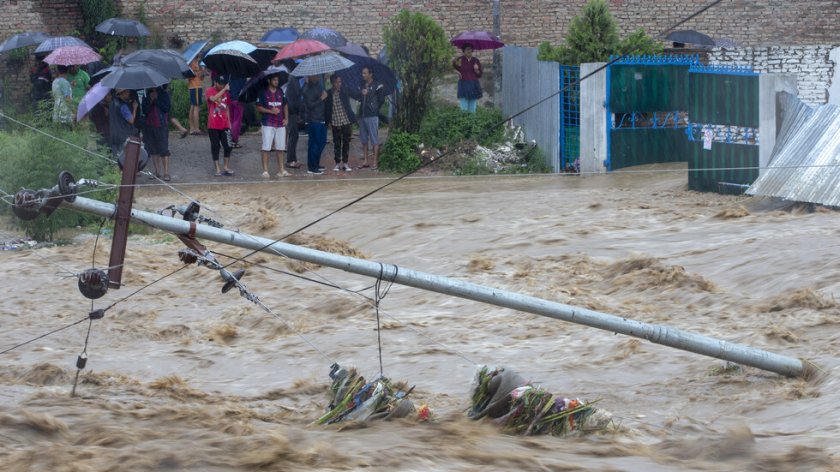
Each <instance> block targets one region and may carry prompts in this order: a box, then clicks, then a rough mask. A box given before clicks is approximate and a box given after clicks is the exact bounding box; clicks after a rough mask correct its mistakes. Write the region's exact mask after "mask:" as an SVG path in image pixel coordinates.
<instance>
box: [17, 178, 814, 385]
mask: <svg viewBox="0 0 840 472" xmlns="http://www.w3.org/2000/svg"><path fill="white" fill-rule="evenodd" d="M62 176H63V177H62V179H61V180H60V182H59V183H60V185H57V186H56V187H54V188H53V189H51V190H40V191H38V192H34V191H32V190H25V189H24V190H21V191H20V192H18V194H17V195H16V196H15V206H13V210H14V211H15V214H16V215H19V216H20V215H21V214H23V215H26V216H27V217H28V216H32V215H35V216H37V214H38V213H39V212H41V213H51V212H52V211H54V210H55V208H56V207H58V206H61V207H66V208H70V209H73V210H76V211H82V212H86V213H92V214H95V215H98V216H101V217H103V218H114V216H115V215H118V214H120V213H121V212H120V211H119V209H118V208H117V207H116V206H115V205H113V204H110V203H105V202H100V201H97V200H91V199H88V198H83V197H78V196H76V195H75V190H76V188H77V187H78V185H77V184H76V183H75V182H74V181H73V179H72V178H71V177H68V175H67V173H66V172H63V173H62ZM180 212H181V213H182V214H183V216H184V219H177V218H175V217H174V212H173V216H165V215H161V214H157V213H150V212H145V211H139V210H131V214H130V219H131V221H132V222H134V223H142V224H144V225H147V226H151V227H153V228H157V229H160V230H163V231H168V232H171V233H174V234H175V235H177V236H178V237H179V239H181V241H183V242H184V243H185V244H186V245H187V246H188V247H189V248H190V251H189V252H190V253H192V254H195V255H198V256H199V257H204V258H205V259H206V258H212V254H211V253H210V252H209V251H206V249H205V248H204V247H203V246H202V245H201V243H200V242H198V240H199V239H203V240H210V241H215V242H217V243H221V244H228V245H232V246H238V247H241V248H245V249H251V250H254V251H262V252H268V253H271V254H277V255H281V256H284V257H288V258H291V259H295V260H299V261H304V262H310V263H313V264H318V265H322V266H327V267H332V268H335V269H340V270H343V271H346V272H352V273H354V274H359V275H364V276H368V277H373V278H377V279H380V278H381V279H382V280H385V281H388V282H393V283H397V284H401V285H407V286H409V287H415V288H419V289H423V290H430V291H433V292H438V293H443V294H446V295H452V296H456V297H461V298H466V299H469V300H475V301H478V302H483V303H488V304H491V305H496V306H500V307H505V308H511V309H514V310H519V311H524V312H527V313H533V314H536V315H541V316H546V317H549V318H556V319H559V320H563V321H569V322H572V323H577V324H582V325H586V326H591V327H593V328H599V329H603V330H606V331H609V332H611V333H619V334H625V335H627V336H633V337H636V338H641V339H646V340H648V341H650V342H654V343H657V344H662V345H664V346H669V347H673V348H677V349H681V350H684V351H690V352H694V353H697V354H702V355H705V356H710V357H715V358H718V359H723V360H726V361H730V362H734V363H737V364H743V365H748V366H752V367H756V368H759V369H763V370H767V371H770V372H775V373H777V374H781V375H784V376H788V377H804V378H808V377H811V376H812V375H813V374H814V372H815V371H816V368H815V366H814V365H813V364H812V363H811V362H809V361H807V360H803V359H796V358H792V357H787V356H782V355H779V354H774V353H771V352H767V351H763V350H760V349H755V348H752V347H749V346H745V345H742V344H735V343H731V342H728V341H723V340H719V339H714V338H710V337H706V336H702V335H698V334H693V333H688V332H685V331H680V330H676V329H672V328H669V327H666V326H662V325H655V324H650V323H643V322H640V321H635V320H631V319H628V318H624V317H619V316H615V315H610V314H606V313H600V312H597V311H593V310H588V309H585V308H580V307H575V306H571V305H565V304H562V303H557V302H552V301H549V300H543V299H541V298H536V297H531V296H527V295H521V294H518V293H514V292H509V291H506V290H499V289H495V288H492V287H487V286H483V285H477V284H473V283H469V282H464V281H461V280H454V279H449V278H446V277H441V276H437V275H433V274H428V273H424V272H419V271H415V270H411V269H407V268H404V267H397V266H396V265H393V264H387V263H380V262H374V261H368V260H364V259H357V258H354V257H349V256H341V255H336V254H331V253H328V252H323V251H318V250H315V249H309V248H305V247H300V246H296V245H293V244H288V243H284V242H280V241H275V240H271V239H266V238H261V237H257V236H250V235H247V234H243V233H239V232H236V231H230V230H226V229H223V228H219V227H216V226H212V225H205V224H200V223H198V221H201V219H200V217H198V205H197V204H195V203H194V202H193V203H192V204H190V206H189V207H188V208H187V209H185V210H183V211H180ZM212 223H213V222H211V224H212ZM193 251H194V252H193ZM202 252H204V254H202ZM186 259H187V258H186V257H182V260H184V261H185V262H188V261H187V260H186ZM192 260H193V261H194V260H195V257H192ZM217 268H218V269H219V270H220V273H221V275H222V278H223V279H224V280H225V282H226V285H225V287H226V288H227V289H230V288H231V286H233V285H236V284H238V280H239V278H241V277H242V275H243V273H242V271H240V272H238V273H236V274H231V273H230V272H227V271H226V270H224V268H219V267H217ZM102 277H104V274H103V275H102V276H101V277H99V278H95V279H96V280H99V279H100V278H102ZM105 285H107V284H105ZM81 287H82V280H81V278H80V288H81ZM105 289H107V288H105ZM83 293H84V292H83ZM96 295H97V296H102V295H104V292H102V291H101V290H100V291H99V292H97V293H96ZM89 298H94V297H89Z"/></svg>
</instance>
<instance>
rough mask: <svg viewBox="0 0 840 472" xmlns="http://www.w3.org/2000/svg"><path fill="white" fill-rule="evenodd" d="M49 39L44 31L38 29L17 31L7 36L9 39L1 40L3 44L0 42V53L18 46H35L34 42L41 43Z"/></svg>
mask: <svg viewBox="0 0 840 472" xmlns="http://www.w3.org/2000/svg"><path fill="white" fill-rule="evenodd" d="M47 39H49V36H47V35H46V34H44V33H41V32H40V31H27V32H25V33H18V34H16V35H13V36H11V37H9V39H7V40H5V41H3V44H0V53H2V52H6V51H11V50H12V49H18V48H25V47H27V46H35V45H36V44H41V43H43V42H44V41H46V40H47Z"/></svg>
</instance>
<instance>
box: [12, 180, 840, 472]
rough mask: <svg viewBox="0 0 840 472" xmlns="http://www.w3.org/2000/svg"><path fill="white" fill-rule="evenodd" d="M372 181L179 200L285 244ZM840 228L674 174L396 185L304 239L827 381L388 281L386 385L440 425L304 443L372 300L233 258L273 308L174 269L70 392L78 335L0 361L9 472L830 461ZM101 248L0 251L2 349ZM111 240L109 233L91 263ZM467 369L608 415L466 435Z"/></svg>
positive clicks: (71, 288) (137, 272) (71, 296)
mask: <svg viewBox="0 0 840 472" xmlns="http://www.w3.org/2000/svg"><path fill="white" fill-rule="evenodd" d="M673 169H674V168H673V167H667V166H654V167H650V168H637V169H635V170H642V171H659V170H673ZM382 183H384V180H374V179H356V180H343V181H333V180H326V179H325V180H315V179H309V180H289V181H272V182H270V183H258V184H248V183H237V184H234V185H215V186H189V187H184V188H183V190H184V191H185V192H186V193H188V194H190V195H192V196H194V197H197V198H199V199H200V200H201V201H202V202H203V203H204V204H205V206H206V207H207V208H208V209H206V210H204V212H203V214H205V215H206V216H210V217H212V218H214V219H217V220H219V221H222V222H224V223H225V224H226V227H228V228H239V229H240V230H242V231H244V232H249V233H253V234H257V235H261V236H266V237H279V236H282V235H285V234H287V233H288V232H290V231H293V230H295V229H297V228H299V227H301V226H302V225H304V224H306V223H309V222H310V221H312V220H314V219H315V218H316V217H319V216H322V215H324V214H326V213H327V212H329V211H331V210H333V209H336V208H338V207H340V206H341V205H343V204H345V203H347V202H349V201H350V200H351V199H353V198H356V197H358V196H360V195H363V194H365V193H366V192H368V191H370V190H371V189H373V188H375V187H376V186H378V185H380V184H382ZM172 203H176V204H181V203H183V197H180V196H178V195H176V194H174V193H172V192H170V191H166V190H163V189H158V190H155V189H143V190H142V191H141V192H140V193H139V194H138V196H137V203H136V207H137V208H140V209H150V210H157V209H159V208H163V207H165V206H167V205H169V204H172ZM211 210H212V211H211ZM839 219H840V214H838V213H837V212H834V211H829V210H819V209H818V210H817V211H815V212H808V211H805V209H804V208H801V207H799V206H795V205H794V206H784V205H781V204H778V203H776V202H771V201H765V200H757V199H751V198H748V197H737V196H721V195H714V194H701V193H695V192H689V191H687V190H686V185H685V174H684V173H681V172H641V173H623V174H622V173H614V174H612V175H609V176H598V177H589V178H577V177H573V178H570V177H560V176H526V177H510V176H508V177H482V178H422V179H415V180H406V181H403V182H400V183H399V184H397V185H394V186H391V187H389V188H387V189H386V190H384V191H382V192H379V193H377V194H375V195H373V196H371V197H369V198H367V199H366V200H364V201H362V202H361V203H359V204H356V205H354V206H351V207H350V208H348V209H347V210H345V211H342V212H340V213H338V214H336V215H334V216H332V217H330V218H328V219H326V220H325V221H323V222H321V223H318V224H317V225H315V226H313V227H311V228H309V229H308V230H306V232H305V234H304V235H303V236H300V237H298V238H297V239H296V241H297V242H298V243H302V244H306V245H310V246H312V247H316V248H322V249H330V250H335V251H338V252H341V253H344V254H355V255H358V256H362V257H366V258H368V259H371V260H376V261H382V262H388V263H393V264H397V265H400V266H403V267H406V268H411V269H415V270H420V271H424V272H430V273H433V274H437V275H442V276H447V277H452V278H455V279H459V280H467V281H470V282H474V283H478V284H483V285H488V286H493V287H498V288H503V289H507V290H512V291H516V292H520V293H524V294H529V295H534V296H538V297H541V298H545V299H549V300H554V301H558V302H562V303H568V304H571V305H577V306H582V307H587V308H591V309H595V310H599V311H603V312H607V313H611V314H616V315H620V316H625V317H628V318H632V319H636V320H640V321H645V322H651V323H660V324H665V325H667V326H670V327H673V328H677V329H681V330H685V331H689V332H694V333H698V334H703V335H707V336H712V337H716V338H720V339H725V340H729V341H734V342H738V343H743V344H747V345H750V346H754V347H758V348H761V349H766V350H769V351H772V352H776V353H779V354H783V355H787V356H792V357H801V358H806V359H809V360H811V361H813V362H815V363H816V364H817V365H819V367H820V368H821V369H822V375H821V376H820V378H819V379H817V380H813V381H804V380H799V379H787V378H783V377H780V376H778V375H775V374H771V373H767V372H763V371H761V370H758V369H754V368H743V369H726V368H725V367H726V365H725V363H724V362H722V361H719V360H716V359H711V358H706V357H703V356H699V355H695V354H691V353H686V352H682V351H679V350H675V349H671V348H667V347H664V346H660V345H656V344H652V343H649V342H647V341H640V340H637V339H635V338H630V337H626V336H622V335H614V334H612V333H608V332H603V331H600V330H597V329H593V328H588V327H584V326H579V325H575V324H570V323H565V322H562V321H557V320H553V319H549V318H544V317H539V316H536V315H530V314H526V313H521V312H516V311H512V310H507V309H501V308H498V307H494V306H489V305H484V304H480V303H476V302H471V301H467V300H462V299H458V298H451V297H447V296H444V295H440V294H435V293H427V292H423V291H420V290H417V289H413V288H410V287H401V286H394V287H393V288H392V289H391V290H390V292H389V293H388V295H387V296H386V297H385V298H384V299H383V301H382V304H381V309H382V316H383V317H382V332H381V334H382V353H383V361H384V372H385V375H387V376H388V377H390V378H391V379H394V380H404V381H406V382H408V383H409V384H412V385H416V389H415V390H414V393H413V394H412V396H413V397H414V400H415V402H416V403H426V404H428V405H429V406H430V407H431V410H432V412H433V418H434V421H432V422H431V423H418V422H416V421H415V420H413V419H411V420H404V421H395V422H374V423H370V424H367V425H362V426H356V427H348V426H346V425H345V426H337V425H336V426H328V427H322V426H312V425H310V423H311V422H312V421H313V420H314V419H316V418H318V417H319V416H320V415H321V414H322V413H323V411H324V408H325V406H326V403H327V400H326V391H327V387H328V383H329V378H328V372H329V366H330V364H331V363H332V362H333V361H337V362H340V363H341V364H342V365H344V366H348V367H349V366H355V367H357V368H359V369H360V370H361V372H362V373H363V374H365V375H366V376H374V375H375V374H376V373H378V371H379V357H378V350H377V332H376V330H375V329H376V321H375V312H374V309H373V307H372V306H371V304H370V301H369V299H368V298H365V297H371V296H372V295H373V293H372V289H370V288H369V287H370V285H371V284H372V282H373V281H372V280H371V279H368V278H365V277H362V276H357V275H354V274H350V273H345V272H341V271H338V270H334V269H328V268H317V267H309V266H303V265H301V264H298V263H294V262H293V261H288V260H284V259H281V258H278V257H275V256H269V255H263V254H259V255H256V256H253V257H251V258H249V259H248V260H249V261H251V262H255V263H259V264H260V266H253V265H249V266H247V267H246V266H245V265H244V264H242V263H238V264H235V265H234V267H236V268H239V267H246V268H247V269H248V275H247V276H246V277H245V279H244V282H245V284H246V285H247V286H248V288H249V289H250V290H252V291H253V292H254V293H255V294H257V295H259V297H260V298H261V300H262V301H263V302H264V303H265V304H266V305H267V306H268V307H270V308H271V310H272V311H273V312H274V315H271V314H268V313H266V312H264V311H262V310H261V309H260V308H259V307H257V306H256V305H254V304H252V303H249V302H248V301H247V300H245V299H244V298H241V297H240V296H238V294H237V293H235V291H231V292H229V293H227V294H222V293H221V292H220V288H221V285H222V283H221V281H220V279H219V277H218V274H217V273H213V272H211V271H210V270H208V269H206V268H201V267H195V266H192V267H187V268H186V269H184V270H181V271H179V272H178V273H176V274H175V275H173V276H171V277H169V278H167V279H165V280H163V281H162V282H160V283H158V284H155V285H152V286H150V287H149V288H147V289H145V290H143V291H142V292H140V293H138V294H137V295H134V296H132V297H130V298H129V299H127V300H126V301H123V302H120V303H118V304H117V305H116V306H115V307H114V308H112V309H111V310H109V311H108V312H107V313H106V316H105V318H104V319H102V320H97V321H94V322H93V323H92V327H91V332H90V338H89V346H88V349H87V353H88V357H89V360H88V363H87V368H86V369H85V370H84V371H83V373H82V375H81V378H80V383H79V386H78V389H77V397H75V398H71V397H70V395H69V394H70V390H71V388H72V384H73V378H74V376H75V373H76V369H75V362H76V357H77V356H78V355H79V353H80V352H81V351H82V348H83V346H84V341H85V335H86V333H87V329H88V322H87V321H85V322H83V323H80V324H78V325H76V326H73V327H72V328H69V329H66V330H64V331H61V332H59V333H56V334H53V335H51V336H49V337H46V338H44V339H40V340H38V341H35V342H33V343H31V344H28V345H26V346H23V347H21V348H18V349H15V350H13V351H11V352H9V353H7V354H4V355H2V356H0V359H1V360H2V362H0V385H2V388H1V389H0V464H2V465H0V469H2V470H5V471H112V470H131V471H137V470H188V471H227V470H234V471H236V470H357V469H365V470H416V471H427V470H444V471H447V470H451V471H463V470H467V471H470V470H475V471H478V470H481V471H485V470H528V471H530V470H552V471H578V470H586V471H605V470H606V471H654V470H655V471H660V470H665V471H683V470H703V471H719V470H733V471H742V470H746V471H794V470H795V471H806V470H807V471H812V470H840V460H838V454H839V453H840V431H838V427H839V426H838V425H840V409H838V408H837V405H838V403H840V383H838V380H837V376H836V374H837V367H838V358H837V355H836V354H837V352H838V348H840V329H838V328H840V302H838V296H840V225H838V221H840V220H839ZM9 231H10V230H6V232H7V233H8V232H9ZM179 244H180V243H178V241H177V240H176V239H175V238H174V237H173V236H171V235H168V234H165V233H161V232H150V233H149V234H143V235H136V236H132V237H131V238H130V240H129V255H128V257H127V259H126V265H125V270H124V274H123V282H124V287H123V288H121V289H120V290H112V291H110V292H109V293H108V294H107V295H106V296H105V297H104V298H102V299H100V300H98V301H96V302H95V303H94V307H96V308H104V307H106V306H108V305H110V304H111V303H114V302H116V301H118V300H120V299H121V298H123V297H125V296H127V295H129V294H130V293H131V292H133V291H134V290H136V289H138V288H140V287H142V286H144V285H146V284H147V283H149V282H151V281H153V280H156V279H158V278H160V277H162V276H164V275H166V274H168V273H170V272H171V271H173V270H175V269H177V268H178V267H180V263H179V261H178V258H177V251H178V249H180V245H179ZM93 246H94V239H93V237H92V236H90V235H80V236H78V237H76V239H75V240H74V243H73V244H72V245H69V246H61V247H51V248H43V249H36V250H22V251H9V252H4V253H0V268H2V271H3V273H4V274H6V275H5V276H4V277H3V280H4V281H3V285H4V293H5V296H4V297H3V298H2V299H1V300H0V316H2V317H1V318H0V319H2V326H3V329H2V332H1V333H0V350H3V349H6V348H8V347H11V346H14V345H16V344H18V343H21V342H24V341H26V340H29V339H32V338H35V337H36V336H39V335H41V334H44V333H46V332H48V331H51V330H53V329H56V328H59V327H61V326H65V325H67V324H69V323H71V322H73V321H76V320H80V319H84V318H85V317H86V315H87V313H88V311H89V310H90V307H91V304H90V301H88V300H86V299H85V298H83V297H82V295H81V294H80V293H79V292H78V290H77V288H76V281H75V279H73V278H61V277H59V276H57V275H56V273H57V272H60V271H62V270H70V271H75V272H78V271H81V270H83V269H84V268H87V267H89V266H90V263H91V255H92V250H93ZM109 246H110V244H109V243H108V240H107V238H106V239H105V240H103V241H100V244H99V248H98V250H97V251H96V252H97V254H96V260H97V265H98V266H100V267H102V266H104V265H106V264H107V259H108V253H109V250H110V248H109ZM208 246H209V247H210V248H211V249H212V250H215V251H217V252H218V253H220V254H224V255H226V256H230V255H241V254H245V253H246V252H247V251H244V250H241V249H237V248H233V247H226V246H223V245H220V244H215V243H210V244H208ZM220 257H221V258H222V260H227V259H225V258H224V256H221V255H220ZM277 269H279V270H282V271H287V272H293V273H296V274H297V273H298V272H295V271H302V272H300V275H303V276H305V277H308V278H311V279H315V280H319V281H324V282H328V283H332V284H337V285H339V286H341V287H343V288H345V289H347V290H349V291H342V290H338V289H335V288H330V287H328V286H325V285H322V284H316V283H313V282H311V281H308V280H304V279H300V278H295V277H291V276H289V275H286V274H284V273H281V272H277V271H276V270H277ZM360 289H364V290H361V291H360V292H359V293H353V292H352V291H357V290H360ZM312 346H315V347H314V348H313V347H312ZM316 348H317V349H316ZM480 364H487V365H493V366H505V367H508V368H510V369H513V370H515V371H517V372H519V373H520V374H522V375H523V376H524V377H526V378H528V379H530V380H531V381H532V382H534V383H535V384H538V385H541V386H543V387H545V388H546V389H548V390H550V391H552V392H555V393H558V394H561V395H564V396H568V397H579V398H581V399H584V400H599V406H600V407H601V408H603V409H606V410H608V411H610V412H611V413H612V414H613V415H614V423H613V424H612V425H611V427H610V428H608V430H606V431H603V432H600V433H596V434H590V435H586V436H572V437H566V438H558V437H517V436H509V435H506V434H503V433H502V432H501V431H499V430H498V429H497V428H496V427H495V426H493V425H491V424H487V423H483V422H471V421H470V420H468V419H467V418H466V417H465V416H464V410H465V409H466V408H467V406H468V402H469V392H470V387H471V383H472V379H473V375H474V373H475V371H476V367H477V366H478V365H480Z"/></svg>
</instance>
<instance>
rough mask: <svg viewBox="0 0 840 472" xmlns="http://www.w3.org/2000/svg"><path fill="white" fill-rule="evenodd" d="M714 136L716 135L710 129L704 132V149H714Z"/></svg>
mask: <svg viewBox="0 0 840 472" xmlns="http://www.w3.org/2000/svg"><path fill="white" fill-rule="evenodd" d="M714 136H715V134H714V133H713V132H712V130H710V129H707V130H705V131H703V149H706V150H709V149H712V139H713V138H714Z"/></svg>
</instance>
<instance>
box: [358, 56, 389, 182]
mask: <svg viewBox="0 0 840 472" xmlns="http://www.w3.org/2000/svg"><path fill="white" fill-rule="evenodd" d="M357 98H358V99H359V101H360V102H361V103H359V140H360V141H361V142H362V146H363V147H364V157H363V159H364V161H363V163H362V167H371V168H372V169H373V170H376V169H377V166H378V162H379V108H381V107H382V104H383V103H385V87H383V86H382V84H381V83H379V82H377V81H375V80H374V78H373V71H372V70H371V69H370V68H369V67H367V66H365V67H363V68H362V88H361V90H360V91H359V94H358V97H357ZM368 144H370V147H371V148H372V149H373V153H372V154H373V157H372V161H369V160H368V156H369V155H370V154H371V153H370V152H369V151H368Z"/></svg>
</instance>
